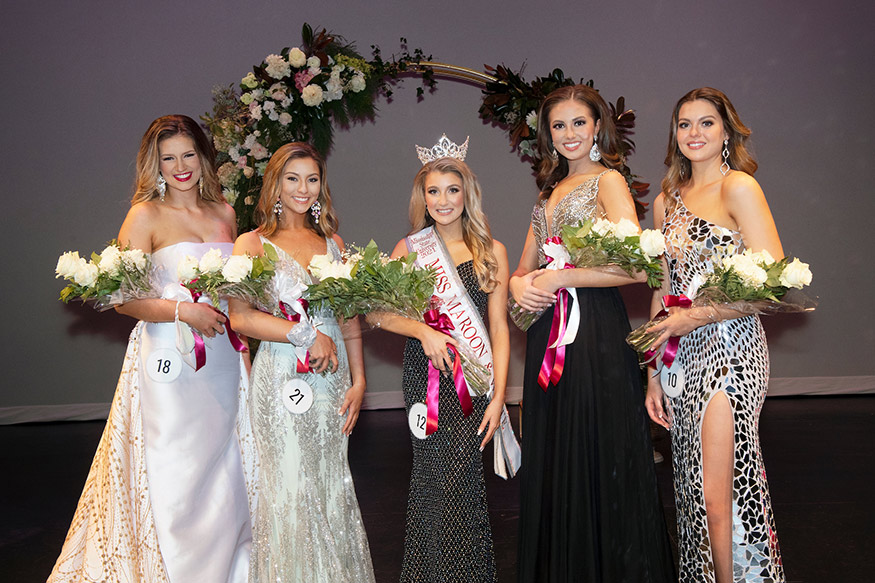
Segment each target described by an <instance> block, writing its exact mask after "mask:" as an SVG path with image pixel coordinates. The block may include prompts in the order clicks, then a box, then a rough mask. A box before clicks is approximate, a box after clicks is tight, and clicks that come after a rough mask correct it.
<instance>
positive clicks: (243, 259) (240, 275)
mask: <svg viewBox="0 0 875 583" xmlns="http://www.w3.org/2000/svg"><path fill="white" fill-rule="evenodd" d="M251 271H252V258H251V257H247V256H245V255H232V256H231V257H230V258H229V259H228V262H227V263H225V266H224V267H223V268H222V275H223V276H225V279H227V280H228V281H230V282H231V283H238V282H241V281H243V280H244V279H246V277H247V276H248V275H249V272H251Z"/></svg>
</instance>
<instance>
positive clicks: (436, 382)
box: [422, 309, 474, 435]
mask: <svg viewBox="0 0 875 583" xmlns="http://www.w3.org/2000/svg"><path fill="white" fill-rule="evenodd" d="M422 317H423V320H424V321H425V323H426V325H427V326H429V327H430V328H432V329H434V330H437V331H438V332H443V333H444V334H446V335H448V336H449V334H450V332H449V331H450V330H454V329H455V326H453V323H452V322H451V321H450V317H449V316H447V315H446V314H442V313H440V312H439V311H438V310H437V309H432V310H428V311H427V312H425V313H424V314H423V315H422ZM447 348H448V349H449V350H450V352H451V353H452V354H453V384H454V385H455V386H456V395H458V397H459V405H461V406H462V413H463V414H464V416H465V417H467V416H468V415H470V414H471V411H473V410H474V405H473V404H472V403H471V395H470V394H468V383H467V382H466V381H465V375H464V374H463V372H462V357H461V355H460V354H459V352H458V351H457V350H456V347H455V346H453V345H452V344H450V343H449V342H448V343H447ZM439 392H440V371H438V369H436V368H435V367H434V365H433V364H432V363H431V361H430V360H429V362H428V388H427V390H426V397H425V405H426V411H427V415H426V422H425V434H426V435H431V434H432V433H434V432H435V431H437V428H438V395H439Z"/></svg>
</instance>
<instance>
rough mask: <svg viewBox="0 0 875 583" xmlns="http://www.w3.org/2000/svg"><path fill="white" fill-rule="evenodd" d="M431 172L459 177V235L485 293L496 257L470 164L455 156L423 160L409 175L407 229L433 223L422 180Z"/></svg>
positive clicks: (494, 281) (492, 281)
mask: <svg viewBox="0 0 875 583" xmlns="http://www.w3.org/2000/svg"><path fill="white" fill-rule="evenodd" d="M431 172H440V173H441V174H447V173H453V174H455V175H456V176H458V177H459V179H460V180H461V181H462V190H463V191H464V193H465V196H464V201H465V209H464V210H463V211H462V238H463V240H464V241H465V246H466V247H468V250H469V251H471V255H472V256H473V257H474V273H476V274H477V282H478V283H479V284H480V289H482V290H483V291H484V292H486V293H489V292H491V291H492V290H494V289H495V286H496V285H498V279H497V278H496V273H497V272H498V260H497V259H496V258H495V252H494V251H493V250H492V231H491V230H490V229H489V221H488V220H487V218H486V215H485V214H484V213H483V204H482V199H483V195H482V192H481V190H480V183H479V182H478V181H477V177H476V176H475V175H474V173H473V172H472V171H471V168H470V167H469V166H468V165H467V164H465V163H464V162H462V161H460V160H456V159H455V158H438V159H437V160H434V161H432V162H429V163H428V164H425V165H424V166H423V167H422V168H421V169H420V170H419V172H417V174H416V177H415V178H414V179H413V192H412V193H411V195H410V225H411V226H412V227H413V229H412V230H411V231H410V232H411V233H416V232H418V231H421V230H422V229H424V228H426V227H430V226H431V225H434V219H433V218H432V217H431V215H429V214H428V209H427V208H426V205H425V181H426V178H427V177H428V175H429V173H431Z"/></svg>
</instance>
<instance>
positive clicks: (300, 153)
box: [253, 142, 337, 237]
mask: <svg viewBox="0 0 875 583" xmlns="http://www.w3.org/2000/svg"><path fill="white" fill-rule="evenodd" d="M301 158H310V159H311V160H313V161H314V162H316V166H317V167H318V168H319V196H318V197H317V198H316V200H317V201H318V202H319V203H320V204H321V205H322V211H321V216H320V217H319V224H318V225H317V224H316V219H314V218H313V215H312V214H310V213H307V226H308V227H309V228H310V229H312V230H313V231H314V232H316V234H318V235H320V236H322V237H331V236H332V235H334V233H336V232H337V215H336V214H335V212H334V207H333V206H332V204H331V190H330V189H329V188H328V177H327V175H326V172H327V168H326V165H325V158H323V157H322V155H321V154H319V152H317V151H316V149H315V148H314V147H313V146H311V145H310V144H306V143H304V142H290V143H288V144H283V145H282V146H280V147H279V149H278V150H277V151H276V152H274V154H273V156H271V157H270V161H269V162H268V163H267V168H265V170H264V180H263V181H262V183H261V195H260V196H259V198H258V203H257V204H256V205H255V213H254V215H253V217H254V219H255V224H256V225H258V232H259V233H261V234H262V235H264V236H265V237H269V236H270V235H272V234H273V233H275V232H276V230H277V229H278V228H279V221H278V220H277V216H276V213H274V211H273V209H274V205H276V202H277V200H279V197H280V193H282V191H283V186H282V179H283V170H284V169H285V167H286V163H287V162H288V161H289V160H298V159H301Z"/></svg>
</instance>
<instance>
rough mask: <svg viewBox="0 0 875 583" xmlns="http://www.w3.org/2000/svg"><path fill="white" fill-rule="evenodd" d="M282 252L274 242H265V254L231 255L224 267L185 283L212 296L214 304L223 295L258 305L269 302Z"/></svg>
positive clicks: (189, 287) (194, 290)
mask: <svg viewBox="0 0 875 583" xmlns="http://www.w3.org/2000/svg"><path fill="white" fill-rule="evenodd" d="M278 261H279V256H278V254H277V252H276V249H275V248H274V247H273V246H272V245H265V246H264V255H261V256H256V257H250V256H249V255H232V256H231V257H229V258H228V259H227V260H226V261H225V263H224V265H223V266H222V267H221V269H217V270H214V271H207V272H204V271H201V270H200V269H198V271H197V277H195V279H193V280H191V281H189V282H187V283H185V284H184V285H185V287H187V288H188V289H189V290H191V291H192V292H199V293H201V294H206V295H208V296H209V298H210V300H211V301H212V302H213V306H216V307H218V305H219V298H220V297H230V298H236V299H239V300H243V301H245V302H248V303H251V304H254V305H256V306H261V307H266V306H268V305H270V302H271V300H270V296H269V284H270V280H271V279H272V278H273V276H274V274H275V273H276V267H275V266H276V263H277V262H278Z"/></svg>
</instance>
